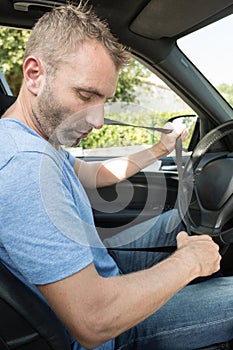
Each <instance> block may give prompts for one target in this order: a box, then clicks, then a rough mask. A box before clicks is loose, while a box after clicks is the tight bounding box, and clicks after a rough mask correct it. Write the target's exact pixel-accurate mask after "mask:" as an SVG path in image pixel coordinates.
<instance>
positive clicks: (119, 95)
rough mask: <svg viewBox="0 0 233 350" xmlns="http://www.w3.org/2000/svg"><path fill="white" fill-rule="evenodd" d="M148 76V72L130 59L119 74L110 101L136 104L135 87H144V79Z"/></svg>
mask: <svg viewBox="0 0 233 350" xmlns="http://www.w3.org/2000/svg"><path fill="white" fill-rule="evenodd" d="M149 76H150V71H149V70H148V69H147V68H145V67H144V66H143V65H142V64H141V63H140V62H138V61H136V60H135V59H133V58H132V59H131V61H130V64H129V65H128V66H126V67H124V68H123V69H122V71H121V72H120V74H119V79H118V83H117V88H116V93H115V95H114V97H113V99H112V101H113V102H116V101H124V102H128V103H135V102H137V87H139V86H144V87H145V79H146V78H149ZM147 86H148V85H147ZM147 89H149V88H148V87H147Z"/></svg>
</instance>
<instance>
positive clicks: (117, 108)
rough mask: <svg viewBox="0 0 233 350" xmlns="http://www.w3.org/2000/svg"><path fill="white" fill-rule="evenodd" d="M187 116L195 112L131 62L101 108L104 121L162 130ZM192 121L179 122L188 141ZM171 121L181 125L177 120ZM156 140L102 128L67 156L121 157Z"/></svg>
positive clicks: (126, 129)
mask: <svg viewBox="0 0 233 350" xmlns="http://www.w3.org/2000/svg"><path fill="white" fill-rule="evenodd" d="M190 114H191V115H194V114H195V113H194V112H193V111H192V110H191V108H190V107H189V106H188V105H187V104H186V103H185V102H184V101H183V100H182V99H181V98H180V97H179V96H178V95H176V94H175V93H174V92H173V91H172V90H171V89H170V88H169V87H168V86H167V85H166V84H165V83H164V82H163V81H162V80H161V79H159V78H158V77H157V76H156V75H155V74H153V73H151V72H150V71H149V70H148V69H147V68H145V67H144V66H143V65H142V64H141V63H139V62H138V61H136V60H135V59H132V61H131V64H130V65H129V67H126V68H124V69H123V71H122V72H121V74H120V76H119V81H118V86H117V89H116V95H115V96H114V98H113V100H112V101H109V102H108V103H107V104H106V105H105V118H108V119H113V120H116V121H120V122H123V123H128V124H133V125H141V126H152V127H163V126H164V124H165V123H166V121H167V120H169V119H170V118H173V117H175V116H179V115H190ZM195 121H196V119H195V118H183V119H182V122H183V123H185V124H186V126H187V127H188V128H189V130H190V136H189V140H190V137H191V134H192V130H193V129H194V124H195ZM175 122H181V119H180V118H179V119H177V120H176V121H175ZM159 138H160V133H159V132H153V131H150V130H145V129H141V128H135V127H131V126H118V125H114V126H112V125H104V127H103V128H102V129H101V130H93V131H92V132H91V133H90V135H89V136H88V138H87V139H83V140H82V142H81V144H80V145H79V147H78V148H76V149H72V150H71V153H73V154H74V155H75V156H84V157H111V156H124V155H127V154H129V153H132V152H135V151H137V150H140V149H141V148H142V147H150V146H151V145H152V144H154V143H156V142H158V140H159ZM189 140H187V141H186V145H184V146H187V144H188V142H189Z"/></svg>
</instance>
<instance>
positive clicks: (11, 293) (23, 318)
mask: <svg viewBox="0 0 233 350" xmlns="http://www.w3.org/2000/svg"><path fill="white" fill-rule="evenodd" d="M9 349H17V350H70V344H69V340H68V337H67V332H66V331H65V328H64V327H63V325H62V324H61V322H60V321H59V320H58V318H57V317H56V315H55V314H54V312H53V311H52V310H51V309H50V307H49V306H48V305H47V304H46V303H45V302H44V301H43V300H42V299H41V298H40V297H39V296H38V295H37V294H36V293H34V292H33V291H32V290H31V289H30V288H29V287H27V286H26V285H25V284H24V283H22V282H21V281H20V280H19V279H18V278H17V277H15V276H14V275H13V274H12V273H11V272H10V271H9V270H8V269H7V268H6V267H5V266H4V265H3V264H2V263H1V262H0V350H9Z"/></svg>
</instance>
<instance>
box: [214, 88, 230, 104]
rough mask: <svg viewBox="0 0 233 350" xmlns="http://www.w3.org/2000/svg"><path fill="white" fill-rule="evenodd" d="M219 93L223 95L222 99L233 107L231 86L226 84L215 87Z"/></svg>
mask: <svg viewBox="0 0 233 350" xmlns="http://www.w3.org/2000/svg"><path fill="white" fill-rule="evenodd" d="M217 89H218V90H219V92H220V93H221V94H222V95H223V97H224V98H225V99H226V101H227V102H228V103H229V104H230V105H231V106H233V84H232V85H228V84H226V83H223V84H221V85H219V86H218V87H217Z"/></svg>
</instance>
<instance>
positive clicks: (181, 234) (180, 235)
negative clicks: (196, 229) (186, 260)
mask: <svg viewBox="0 0 233 350" xmlns="http://www.w3.org/2000/svg"><path fill="white" fill-rule="evenodd" d="M187 238H188V234H187V232H185V231H181V232H179V233H178V235H177V237H176V240H177V247H178V248H180V247H181V246H183V245H184V244H185V242H186V240H187Z"/></svg>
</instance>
